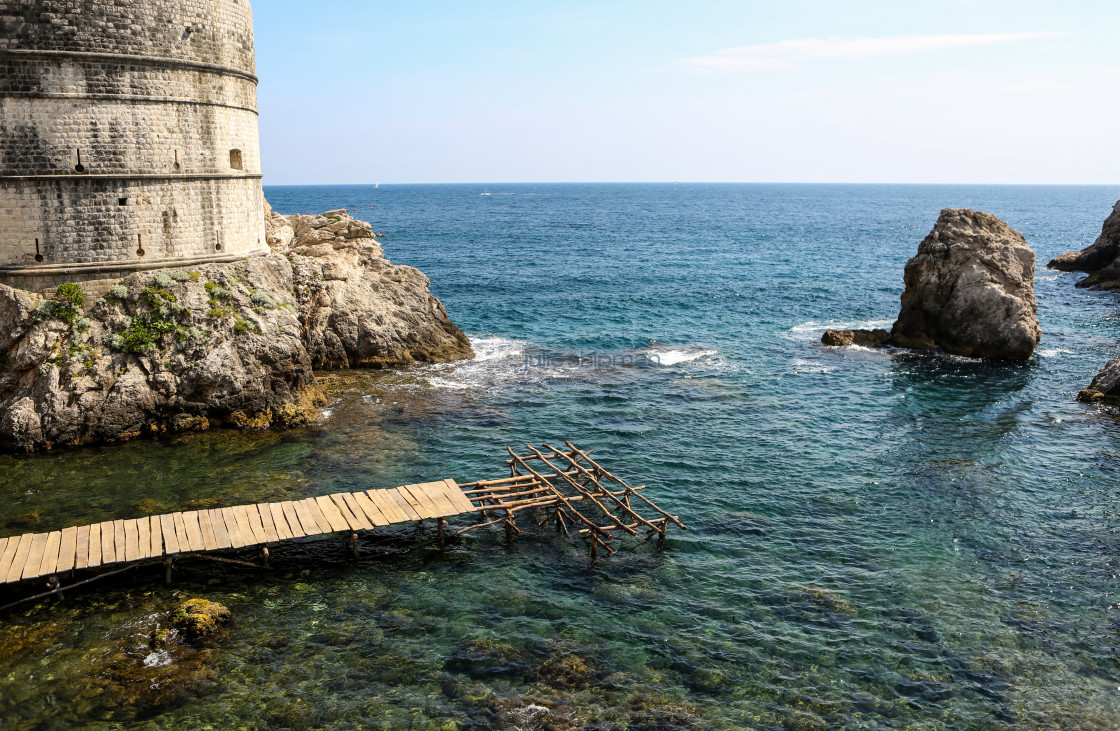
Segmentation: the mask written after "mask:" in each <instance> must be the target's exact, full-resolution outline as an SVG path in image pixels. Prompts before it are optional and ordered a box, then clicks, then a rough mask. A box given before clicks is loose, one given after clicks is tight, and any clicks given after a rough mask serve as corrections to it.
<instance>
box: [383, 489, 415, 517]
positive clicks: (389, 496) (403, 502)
mask: <svg viewBox="0 0 1120 731" xmlns="http://www.w3.org/2000/svg"><path fill="white" fill-rule="evenodd" d="M379 491H380V493H381V494H382V495H383V496H384V498H385V499H386V500H392V502H393V505H395V506H396V509H399V510H400V512H401V513H403V514H404V516H405V517H407V518H408V519H409V521H422V519H423V518H421V517H420V514H419V513H417V509H416V508H414V507H412V504H411V503H409V502H408V499H405V497H404V495H402V494H401V491H400V490H398V489H396V488H393V489H391V490H379Z"/></svg>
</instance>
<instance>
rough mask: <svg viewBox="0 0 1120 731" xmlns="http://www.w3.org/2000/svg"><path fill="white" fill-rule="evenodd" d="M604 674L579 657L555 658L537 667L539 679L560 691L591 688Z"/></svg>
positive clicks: (565, 656) (588, 661) (592, 664)
mask: <svg viewBox="0 0 1120 731" xmlns="http://www.w3.org/2000/svg"><path fill="white" fill-rule="evenodd" d="M602 675H603V673H601V672H600V671H599V669H598V668H596V667H595V664H594V663H592V662H591V661H590V660H587V659H585V658H582V657H580V656H579V655H560V656H558V657H553V658H551V659H549V660H548V661H546V662H544V663H543V664H541V665H539V666H538V667H537V678H539V679H540V680H541V682H543V683H545V684H547V685H550V686H552V687H553V688H556V689H558V690H577V689H582V688H589V687H591V686H592V685H594V684H595V681H596V680H598V679H599V678H600V677H601V676H602Z"/></svg>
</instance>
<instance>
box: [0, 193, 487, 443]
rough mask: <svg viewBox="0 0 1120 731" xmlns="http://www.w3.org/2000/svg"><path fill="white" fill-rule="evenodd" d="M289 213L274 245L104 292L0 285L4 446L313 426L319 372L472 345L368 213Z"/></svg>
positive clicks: (466, 350)
mask: <svg viewBox="0 0 1120 731" xmlns="http://www.w3.org/2000/svg"><path fill="white" fill-rule="evenodd" d="M291 218H292V219H298V220H296V221H295V223H294V224H291V223H289V219H285V218H284V217H281V216H276V215H274V214H270V216H269V219H268V220H269V226H268V230H269V241H273V242H276V244H275V245H276V246H277V252H274V253H272V254H270V255H267V256H260V257H255V258H251V259H247V260H244V261H240V262H235V263H230V264H210V265H206V266H202V267H199V268H198V269H197V270H193V271H190V270H184V269H168V270H162V271H157V272H137V273H135V274H132V275H130V276H128V277H127V278H125V279H124V280H122V281H121V282H120V283H119V284H117V285H115V286H113V287H112V288H111V289H110V290H109V292H108V294H106V295H105V296H104V297H101V298H100V299H97V300H96V301H92V300H93V298H92V296H90V295H88V294H87V293H85V292H83V291H82V289H81V288H80V287H78V286H77V285H63V286H62V287H60V288H59V290H58V291H57V292H56V295H55V297H54V298H52V299H46V298H43V297H41V296H40V295H37V294H31V293H28V292H25V291H22V290H18V289H12V288H10V287H5V286H2V285H0V317H3V318H5V319H6V321H5V325H6V326H5V327H3V328H0V448H2V449H7V450H11V451H34V450H38V449H45V448H51V447H54V446H72V445H80V444H86V443H92V442H108V441H116V440H122V439H128V438H132V437H136V436H140V435H143V434H158V433H165V432H181V431H197V430H203V429H208V428H210V427H212V426H231V427H237V428H246V429H252V428H264V427H270V426H292V425H299V424H305V423H308V422H310V421H312V420H314V419H316V418H317V417H318V414H319V411H318V406H319V405H321V404H322V403H323V400H324V399H323V395H322V393H321V391H320V390H319V389H318V387H317V385H316V378H315V374H314V371H313V369H315V368H345V367H359V366H376V367H381V366H392V365H406V364H409V363H414V362H416V361H448V360H454V359H457V358H466V357H470V356H471V355H472V352H471V348H470V342H469V341H468V340H467V338H466V336H465V335H463V333H462V332H461V331H460V330H459V329H458V328H457V327H455V325H454V324H452V322H451V320H450V319H449V318H448V316H447V312H446V311H445V310H444V308H443V305H441V304H440V302H439V300H437V299H436V298H435V297H433V296H432V295H431V293H430V292H429V291H428V280H427V278H426V277H424V275H423V274H421V273H420V272H418V271H416V270H415V269H413V268H411V267H405V266H396V265H393V264H391V263H390V262H389V261H387V260H386V259H385V257H384V254H383V252H382V250H381V245H380V244H379V243H378V242H377V241H376V239H375V238H374V237H373V234H372V231H371V230H370V227H369V224H366V223H363V222H360V221H355V220H354V219H352V218H350V217H349V216H347V215H345V213H342V212H335V214H334V215H331V216H310V217H305V216H293V217H291ZM281 221H282V222H284V225H280V222H281ZM285 226H287V227H288V228H291V229H292V235H291V237H288V236H287V233H286V232H285V231H283V230H282V229H284V228H285ZM278 229H281V231H280V232H279V233H278Z"/></svg>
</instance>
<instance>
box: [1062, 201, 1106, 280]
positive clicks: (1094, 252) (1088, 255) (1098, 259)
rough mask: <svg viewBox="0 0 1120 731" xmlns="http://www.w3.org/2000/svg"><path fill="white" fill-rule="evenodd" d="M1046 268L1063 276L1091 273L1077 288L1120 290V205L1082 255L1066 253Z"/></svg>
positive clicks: (1080, 253)
mask: <svg viewBox="0 0 1120 731" xmlns="http://www.w3.org/2000/svg"><path fill="white" fill-rule="evenodd" d="M1046 266H1047V267H1049V268H1050V269H1057V270H1059V271H1063V272H1088V274H1089V276H1088V277H1086V278H1084V279H1082V280H1081V281H1080V282H1078V283H1077V286H1078V287H1091V288H1094V289H1120V201H1117V203H1116V205H1114V206H1113V207H1112V214H1111V215H1109V217H1108V218H1106V219H1105V221H1104V225H1103V226H1102V227H1101V235H1100V236H1098V237H1097V240H1096V241H1094V242H1093V243H1092V244H1091V245H1089V246H1087V247H1085V248H1084V249H1082V250H1081V251H1078V252H1073V251H1067V252H1066V253H1064V254H1062V255H1061V256H1059V257H1057V258H1056V259H1054V260H1053V261H1051V262H1050V263H1049V264H1047V265H1046Z"/></svg>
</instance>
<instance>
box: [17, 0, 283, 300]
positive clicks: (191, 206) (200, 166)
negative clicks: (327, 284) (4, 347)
mask: <svg viewBox="0 0 1120 731" xmlns="http://www.w3.org/2000/svg"><path fill="white" fill-rule="evenodd" d="M252 23H253V21H252V11H251V9H250V7H249V3H248V2H247V0H180V1H178V2H173V1H171V0H98V2H90V1H89V0H0V282H3V283H6V284H12V285H14V286H31V287H34V288H38V287H41V286H44V284H46V285H48V286H49V284H50V283H52V282H53V281H55V280H56V279H58V280H74V279H82V278H83V277H86V276H87V275H88V277H89V278H91V279H101V280H104V279H107V278H112V277H113V276H114V270H113V268H114V267H116V268H117V269H118V270H119V272H120V273H124V272H127V271H131V270H134V269H136V268H154V267H158V266H176V265H189V264H191V263H198V262H204V261H212V260H215V259H219V260H229V259H232V258H238V257H243V256H249V255H252V254H254V253H258V252H263V251H265V250H267V245H266V244H265V243H264V215H263V210H262V196H261V185H260V178H261V175H260V170H261V168H260V144H259V139H258V131H257V111H256V77H255V76H254V75H253V72H254V50H253V24H252ZM28 283H32V284H31V285H29V284H28Z"/></svg>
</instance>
